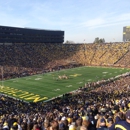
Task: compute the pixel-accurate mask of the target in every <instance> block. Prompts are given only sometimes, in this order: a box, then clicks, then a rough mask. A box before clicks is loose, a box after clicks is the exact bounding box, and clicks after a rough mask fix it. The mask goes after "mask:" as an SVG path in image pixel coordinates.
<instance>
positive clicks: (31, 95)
mask: <svg viewBox="0 0 130 130" xmlns="http://www.w3.org/2000/svg"><path fill="white" fill-rule="evenodd" d="M129 71H130V69H124V68H123V69H121V68H105V67H104V68H103V67H78V68H73V69H66V70H61V71H55V72H50V73H46V74H39V75H33V76H27V77H22V78H15V79H10V80H5V81H3V86H2V81H0V83H1V85H0V93H4V94H6V95H9V96H11V97H15V98H17V99H20V100H24V101H27V102H39V101H47V100H49V99H52V98H55V97H58V96H60V95H62V94H65V93H68V92H71V91H73V90H76V89H78V88H79V87H80V86H83V85H84V84H85V83H88V82H93V81H97V80H102V79H108V78H111V77H114V76H117V75H119V74H123V73H126V72H129ZM64 74H65V75H67V76H68V77H69V79H61V80H60V79H58V75H64Z"/></svg>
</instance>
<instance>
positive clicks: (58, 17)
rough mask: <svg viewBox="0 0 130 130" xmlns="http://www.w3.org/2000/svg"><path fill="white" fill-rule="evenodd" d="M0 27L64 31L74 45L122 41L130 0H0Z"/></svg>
mask: <svg viewBox="0 0 130 130" xmlns="http://www.w3.org/2000/svg"><path fill="white" fill-rule="evenodd" d="M0 25H4V26H16V27H30V28H41V29H53V30H64V31H65V39H64V40H65V41H66V40H70V41H74V42H75V43H77V42H78V43H79V42H80V43H82V42H85V43H90V42H93V41H94V39H95V37H99V38H105V40H106V42H116V41H122V33H123V26H130V0H0ZM84 39H85V41H84Z"/></svg>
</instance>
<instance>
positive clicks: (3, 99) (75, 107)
mask: <svg viewBox="0 0 130 130" xmlns="http://www.w3.org/2000/svg"><path fill="white" fill-rule="evenodd" d="M88 87H89V88H91V87H92V84H90V86H87V87H85V86H84V87H80V88H79V91H78V92H76V93H73V94H72V93H71V94H65V95H63V97H58V98H56V99H54V100H51V101H49V102H39V103H26V102H23V101H21V100H16V99H12V98H10V97H8V96H5V95H2V94H1V95H0V130H9V129H10V130H116V129H117V130H130V110H129V109H130V90H129V89H130V75H126V76H124V77H120V78H119V79H117V80H113V81H111V82H107V83H105V82H104V83H102V84H101V85H99V86H98V87H95V88H94V89H92V90H90V91H87V90H88Z"/></svg>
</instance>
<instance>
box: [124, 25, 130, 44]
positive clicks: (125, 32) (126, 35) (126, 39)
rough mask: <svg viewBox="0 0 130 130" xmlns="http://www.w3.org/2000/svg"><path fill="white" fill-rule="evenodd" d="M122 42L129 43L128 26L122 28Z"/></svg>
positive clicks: (129, 30) (129, 28)
mask: <svg viewBox="0 0 130 130" xmlns="http://www.w3.org/2000/svg"><path fill="white" fill-rule="evenodd" d="M123 41H124V42H125V41H130V26H126V27H123Z"/></svg>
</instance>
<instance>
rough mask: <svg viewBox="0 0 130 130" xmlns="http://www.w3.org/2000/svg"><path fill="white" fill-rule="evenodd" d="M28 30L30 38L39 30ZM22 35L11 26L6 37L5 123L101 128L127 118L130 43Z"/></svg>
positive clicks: (0, 105)
mask: <svg viewBox="0 0 130 130" xmlns="http://www.w3.org/2000/svg"><path fill="white" fill-rule="evenodd" d="M1 28H3V27H1ZM4 28H6V27H5V26H4ZM11 28H12V27H11ZM8 29H9V27H7V29H4V30H1V34H0V35H1V36H3V34H4V33H5V30H8ZM17 29H18V30H19V31H20V28H17ZM15 30H16V28H14V31H15ZM28 30H29V29H28ZM24 31H25V32H26V29H25V30H24ZM24 31H23V34H26V35H27V36H28V38H29V34H30V32H31V31H33V32H35V30H32V29H30V30H29V31H28V32H29V34H27V32H26V33H24ZM39 31H40V30H39ZM39 31H38V30H37V31H36V32H35V35H37V33H39ZM6 32H7V31H6ZM53 33H54V32H53ZM56 33H57V32H56ZM12 34H15V35H14V36H13V37H11V35H12ZM23 34H21V35H20V36H19V38H20V39H22V38H23ZM17 35H18V34H16V32H12V33H11V31H10V30H9V33H8V37H7V36H6V33H5V37H4V38H3V39H1V41H0V42H1V44H0V59H1V62H0V77H1V78H0V79H1V81H0V115H1V120H0V121H1V123H2V128H7V129H13V130H19V129H20V130H32V129H34V127H36V129H34V130H44V128H45V127H47V129H48V130H49V128H51V127H54V130H59V129H62V130H68V129H69V130H71V127H73V128H72V130H76V128H78V125H79V126H80V127H81V128H82V127H85V128H91V129H90V130H96V128H98V127H100V123H102V122H103V123H105V122H106V121H105V120H108V121H107V123H108V124H107V125H106V126H107V127H109V126H112V124H113V123H114V122H115V121H116V120H124V119H125V117H123V114H125V112H126V111H127V110H128V109H130V100H129V99H130V98H129V97H130V90H129V89H130V43H129V42H127V43H91V44H63V43H62V42H61V43H54V41H53V40H52V43H51V41H50V43H47V42H45V43H44V41H43V42H42V43H39V41H38V42H37V40H36V41H35V42H36V43H33V42H31V43H28V42H27V43H26V42H24V40H23V42H22V40H21V42H20V43H19V42H17V40H16V39H17V38H15V37H17ZM48 35H49V34H48ZM24 37H26V36H24ZM46 37H49V36H47V34H46ZM63 37H64V36H62V38H63ZM50 38H51V37H50ZM12 41H13V42H12ZM28 41H29V40H28ZM61 41H63V39H62V40H61ZM114 116H115V117H114ZM126 116H127V113H126ZM128 116H129V111H128ZM20 119H21V121H20ZM109 120H110V121H109ZM96 121H97V123H96ZM98 121H99V122H98ZM58 122H59V123H58ZM78 122H79V124H78ZM66 123H67V124H68V125H67V124H66ZM76 123H77V124H76ZM86 123H87V124H86ZM53 125H54V126H53ZM98 125H99V126H98ZM119 127H120V126H119ZM121 128H122V127H121ZM4 130H5V129H4ZM88 130H89V129H88Z"/></svg>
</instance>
